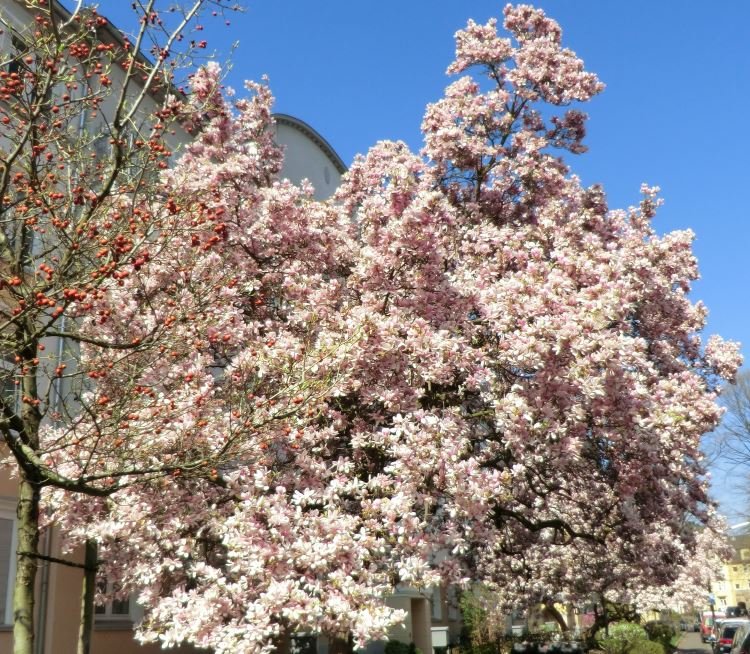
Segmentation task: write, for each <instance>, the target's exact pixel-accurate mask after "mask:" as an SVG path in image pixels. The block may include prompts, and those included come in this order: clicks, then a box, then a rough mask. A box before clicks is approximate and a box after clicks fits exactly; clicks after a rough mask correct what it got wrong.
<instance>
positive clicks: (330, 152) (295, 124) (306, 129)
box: [272, 113, 348, 175]
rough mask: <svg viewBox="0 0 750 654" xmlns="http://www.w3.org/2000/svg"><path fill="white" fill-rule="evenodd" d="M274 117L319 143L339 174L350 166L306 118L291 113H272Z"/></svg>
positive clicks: (278, 122)
mask: <svg viewBox="0 0 750 654" xmlns="http://www.w3.org/2000/svg"><path fill="white" fill-rule="evenodd" d="M272 117H273V119H274V120H275V121H276V123H277V124H279V125H286V126H287V127H291V128H292V129H296V130H297V131H298V132H302V134H304V135H305V136H306V137H307V138H309V139H310V140H311V141H312V142H313V143H315V145H317V146H318V147H319V148H320V149H321V150H323V152H324V153H325V155H326V156H327V157H328V158H329V159H330V160H331V163H332V164H333V165H334V166H335V168H336V170H337V171H338V173H339V175H343V174H344V173H345V172H346V171H347V170H348V168H347V167H346V164H345V163H344V162H343V160H342V159H341V157H340V156H339V155H338V153H337V152H336V150H334V149H333V146H332V145H331V144H330V143H329V142H328V141H326V140H325V139H324V138H323V137H322V136H321V135H320V134H319V133H318V132H317V131H316V130H315V129H313V128H312V127H311V126H310V125H308V124H307V123H306V122H305V121H304V120H300V119H299V118H295V117H294V116H290V115H289V114H280V113H274V114H272Z"/></svg>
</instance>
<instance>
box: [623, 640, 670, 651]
mask: <svg viewBox="0 0 750 654" xmlns="http://www.w3.org/2000/svg"><path fill="white" fill-rule="evenodd" d="M665 651H666V648H665V647H664V645H662V644H661V643H660V642H659V641H658V640H640V641H637V642H636V643H635V644H634V645H633V647H632V649H631V650H630V654H664V652H665Z"/></svg>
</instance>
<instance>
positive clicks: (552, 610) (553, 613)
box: [544, 601, 568, 632]
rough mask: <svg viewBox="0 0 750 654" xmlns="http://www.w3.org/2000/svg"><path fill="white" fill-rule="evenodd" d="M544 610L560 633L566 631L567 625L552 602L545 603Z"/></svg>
mask: <svg viewBox="0 0 750 654" xmlns="http://www.w3.org/2000/svg"><path fill="white" fill-rule="evenodd" d="M544 610H545V612H546V613H547V614H548V615H549V616H550V617H551V618H552V619H553V620H554V621H555V622H557V624H558V626H559V627H560V631H562V632H566V631H568V625H567V623H566V622H565V618H563V616H562V613H560V611H558V610H557V607H556V606H555V604H554V602H552V601H547V602H545V603H544Z"/></svg>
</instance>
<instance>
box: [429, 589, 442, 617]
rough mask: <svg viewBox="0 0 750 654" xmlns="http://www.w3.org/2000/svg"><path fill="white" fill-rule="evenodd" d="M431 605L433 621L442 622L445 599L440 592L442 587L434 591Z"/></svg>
mask: <svg viewBox="0 0 750 654" xmlns="http://www.w3.org/2000/svg"><path fill="white" fill-rule="evenodd" d="M430 604H431V605H432V619H433V620H442V619H443V597H442V593H441V592H440V586H438V587H436V588H433V589H432V595H431V596H430Z"/></svg>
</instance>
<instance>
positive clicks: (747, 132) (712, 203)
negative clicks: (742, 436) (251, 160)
mask: <svg viewBox="0 0 750 654" xmlns="http://www.w3.org/2000/svg"><path fill="white" fill-rule="evenodd" d="M244 4H245V6H246V11H245V12H244V13H243V14H231V15H229V16H228V18H229V20H230V21H231V25H230V26H228V27H227V26H226V25H224V21H223V20H217V19H214V20H206V21H205V25H206V29H205V31H204V32H202V33H201V36H200V38H206V39H207V40H208V41H209V50H215V51H218V59H219V60H224V59H226V58H227V57H228V56H229V50H230V48H229V45H230V44H231V43H232V42H234V41H237V42H238V47H237V49H236V51H235V52H234V54H233V56H232V59H233V69H232V71H231V73H230V75H229V77H228V83H229V84H231V85H232V86H234V87H235V88H236V89H237V90H238V92H240V89H241V87H242V80H243V79H248V78H251V79H259V78H260V76H261V75H263V74H267V75H268V76H269V77H270V85H271V88H272V89H273V91H274V93H275V95H276V97H277V104H276V110H277V111H280V112H284V113H289V114H292V115H295V116H297V117H299V118H301V119H302V120H304V121H306V122H308V123H309V124H310V125H312V126H313V127H314V128H315V129H317V130H318V131H319V132H320V133H321V134H322V135H323V136H324V137H325V138H326V139H327V140H328V141H329V142H330V143H331V145H332V146H333V147H334V149H335V150H336V151H337V152H338V153H339V154H340V155H341V157H342V159H343V160H344V162H345V163H347V164H348V163H349V162H350V161H351V160H352V158H353V156H354V155H355V154H356V153H358V152H365V151H366V150H367V149H368V148H369V147H370V146H371V145H372V144H374V143H375V142H376V141H378V140H380V139H402V140H404V141H406V142H407V143H409V144H410V145H411V147H412V148H413V149H415V150H418V149H419V147H420V145H421V139H420V133H419V125H420V122H421V117H422V113H423V110H424V106H425V104H426V103H428V102H431V101H434V100H436V99H438V98H439V97H440V96H441V93H442V91H443V89H444V87H445V85H446V84H447V83H448V78H447V77H446V76H445V74H444V71H445V68H446V66H447V65H448V64H449V63H450V61H451V60H452V56H453V34H454V32H455V31H456V30H457V29H460V28H461V27H463V26H464V25H465V24H466V21H467V19H468V18H474V19H475V20H477V21H482V22H484V21H485V20H486V19H487V18H489V17H491V16H500V14H501V11H502V7H503V6H504V3H503V2H489V1H487V0H464V1H458V0H399V1H395V0H324V1H319V2H310V1H309V0H284V1H281V0H245V2H244ZM535 4H536V6H538V7H541V8H543V9H544V10H545V11H546V12H547V14H548V15H550V16H551V17H553V18H555V19H556V20H557V21H558V22H559V23H560V24H561V26H562V28H563V34H564V36H563V40H564V43H565V45H566V46H567V47H570V48H571V49H573V50H575V51H576V52H577V53H578V54H579V56H581V57H582V58H583V59H584V61H585V62H586V65H587V67H588V69H589V70H592V71H594V72H596V73H597V74H598V75H599V76H600V78H601V79H602V81H604V82H605V83H606V84H607V89H606V90H605V91H604V93H603V94H602V95H601V96H599V97H598V98H596V99H595V100H594V101H593V102H591V103H590V104H589V106H588V112H589V115H590V120H589V134H588V137H587V139H586V142H587V143H588V145H589V148H590V149H589V152H588V153H586V154H584V155H581V156H579V157H576V158H574V159H573V161H572V165H573V169H574V172H576V173H577V174H578V175H579V176H581V177H582V179H583V181H584V182H585V183H587V184H590V183H594V182H599V183H602V184H603V185H604V187H605V189H606V190H607V193H608V197H609V201H610V206H612V207H625V206H627V205H630V204H633V203H636V202H637V201H638V197H639V195H638V190H639V187H640V184H641V182H647V183H649V184H653V185H658V186H660V187H661V188H662V193H663V197H664V200H665V205H664V207H663V208H662V211H661V212H660V213H659V215H658V216H657V218H656V222H655V226H656V229H657V230H658V231H659V232H666V231H669V230H672V229H684V228H688V227H689V228H691V229H693V231H695V232H696V234H697V239H696V242H695V251H696V253H697V256H698V259H699V261H700V264H701V274H702V279H701V280H700V281H699V282H698V283H697V284H696V286H695V290H694V294H693V296H694V298H696V299H702V300H703V301H704V302H705V303H706V304H707V306H708V308H709V310H710V316H709V328H708V332H709V333H714V332H716V333H719V334H721V335H722V336H724V337H725V338H731V339H735V340H740V341H742V342H743V344H744V348H743V351H744V354H745V357H746V359H748V358H750V324H749V318H750V309H749V308H748V282H749V281H750V273H749V272H748V260H749V259H750V252H748V250H749V249H750V220H748V209H747V206H748V205H747V202H746V195H747V193H748V188H750V166H748V162H747V159H748V156H749V155H750V120H749V117H748V107H749V106H750V2H746V1H745V0H730V1H723V2H721V1H717V2H712V3H706V2H702V1H699V0H682V1H680V2H677V1H676V0H628V1H627V2H625V1H619V2H615V1H614V0H610V1H602V0H540V1H539V2H536V3H535ZM709 5H710V6H709ZM129 6H130V3H129V2H126V0H104V1H103V2H101V3H100V8H101V11H102V13H104V14H106V15H108V16H110V17H111V19H112V20H113V22H115V23H116V24H117V25H118V26H119V27H121V28H122V29H127V27H128V26H129V25H131V24H132V20H131V17H130V15H129V10H128V8H129ZM196 36H197V35H196ZM715 476H716V477H718V478H724V477H725V475H724V473H722V472H720V471H717V472H716V473H715ZM725 486H726V484H721V485H720V488H717V491H718V492H719V494H720V495H721V496H722V498H723V499H724V506H725V508H726V509H728V510H729V509H730V508H731V506H730V502H729V500H728V496H729V493H728V491H727V489H726V488H724V487H725Z"/></svg>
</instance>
